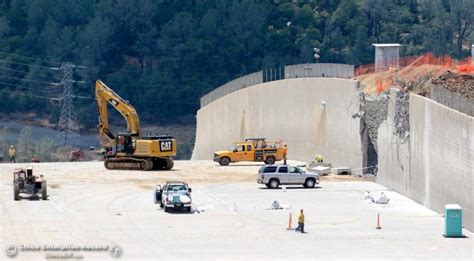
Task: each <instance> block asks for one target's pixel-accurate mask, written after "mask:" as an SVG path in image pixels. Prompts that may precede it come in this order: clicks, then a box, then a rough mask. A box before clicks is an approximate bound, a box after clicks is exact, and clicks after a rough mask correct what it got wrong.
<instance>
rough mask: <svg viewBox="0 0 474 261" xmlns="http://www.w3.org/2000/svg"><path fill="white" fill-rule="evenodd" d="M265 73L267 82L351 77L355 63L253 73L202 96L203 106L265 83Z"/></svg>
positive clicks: (304, 65) (299, 66) (322, 64)
mask: <svg viewBox="0 0 474 261" xmlns="http://www.w3.org/2000/svg"><path fill="white" fill-rule="evenodd" d="M263 74H266V75H265V78H267V80H266V82H268V81H273V80H280V79H281V78H285V79H291V78H302V77H322V76H323V75H324V77H336V78H345V79H350V78H354V65H349V64H337V63H307V64H296V65H289V66H285V68H284V70H283V71H282V70H281V67H279V68H274V70H272V69H268V70H266V71H265V72H264V73H263V72H262V71H259V72H255V73H251V74H248V75H245V76H242V77H240V78H237V79H235V80H233V81H230V82H228V83H226V84H224V85H221V86H220V87H218V88H216V89H214V90H213V91H211V92H209V93H208V94H206V95H204V96H203V97H201V107H204V106H206V105H207V104H209V103H211V102H212V101H214V100H217V99H219V98H221V97H224V96H225V95H227V94H229V93H232V92H235V91H238V90H240V89H243V88H246V87H248V86H252V85H256V84H259V83H263V76H264V75H263Z"/></svg>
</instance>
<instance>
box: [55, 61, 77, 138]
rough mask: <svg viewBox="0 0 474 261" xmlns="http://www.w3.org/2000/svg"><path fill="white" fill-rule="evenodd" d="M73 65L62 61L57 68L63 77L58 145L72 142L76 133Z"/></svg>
mask: <svg viewBox="0 0 474 261" xmlns="http://www.w3.org/2000/svg"><path fill="white" fill-rule="evenodd" d="M74 67H75V65H74V64H72V63H63V64H61V67H60V68H59V70H61V71H62V72H63V78H62V80H61V83H60V85H61V86H63V94H62V95H61V98H60V102H61V116H60V117H59V122H58V131H57V132H58V133H57V144H58V145H60V146H66V145H68V144H72V142H71V141H72V140H73V137H74V136H77V135H78V129H79V128H78V125H77V118H76V112H75V110H74V104H73V102H72V97H73V83H74V82H75V81H74V80H73V68H74Z"/></svg>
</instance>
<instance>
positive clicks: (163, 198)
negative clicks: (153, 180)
mask: <svg viewBox="0 0 474 261" xmlns="http://www.w3.org/2000/svg"><path fill="white" fill-rule="evenodd" d="M191 192H192V190H191V188H190V187H188V184H186V183H185V182H181V181H167V182H166V183H165V185H164V186H163V188H161V186H160V185H158V186H156V188H155V204H158V203H159V204H160V207H161V208H163V209H164V210H165V212H168V211H169V210H170V208H173V209H184V210H185V211H186V212H191V209H192V207H191V206H192V199H191Z"/></svg>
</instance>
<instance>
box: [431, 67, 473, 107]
mask: <svg viewBox="0 0 474 261" xmlns="http://www.w3.org/2000/svg"><path fill="white" fill-rule="evenodd" d="M432 83H433V84H434V85H436V86H438V87H443V88H445V89H447V90H449V91H451V92H454V93H458V94H460V95H462V96H464V97H466V98H468V99H471V100H474V75H472V74H457V73H453V72H451V71H446V72H445V73H443V74H441V75H440V76H439V77H438V78H436V79H434V80H433V81H432Z"/></svg>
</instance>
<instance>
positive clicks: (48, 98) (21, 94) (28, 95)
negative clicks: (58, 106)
mask: <svg viewBox="0 0 474 261" xmlns="http://www.w3.org/2000/svg"><path fill="white" fill-rule="evenodd" d="M0 92H6V93H9V94H11V95H13V96H26V97H32V98H38V99H46V100H53V101H58V100H59V98H57V97H48V96H41V95H34V94H26V93H17V92H12V91H8V90H1V91H0Z"/></svg>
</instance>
